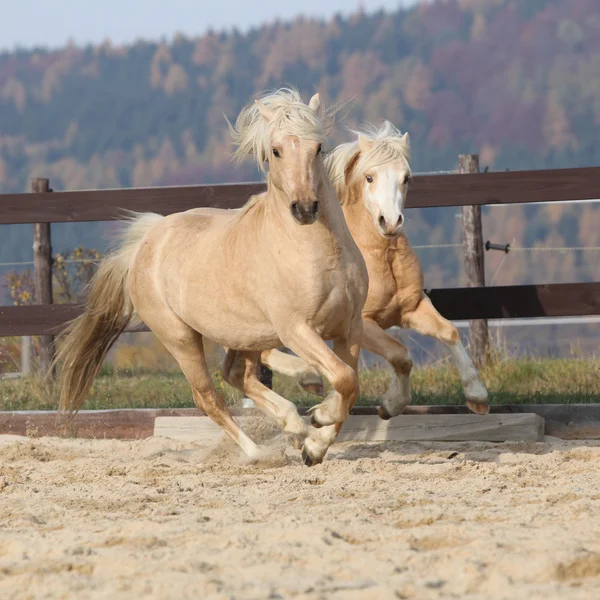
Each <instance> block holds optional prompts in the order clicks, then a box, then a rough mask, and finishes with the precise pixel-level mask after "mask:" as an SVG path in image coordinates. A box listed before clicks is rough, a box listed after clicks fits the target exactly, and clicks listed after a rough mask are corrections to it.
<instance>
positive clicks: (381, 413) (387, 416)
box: [377, 406, 392, 421]
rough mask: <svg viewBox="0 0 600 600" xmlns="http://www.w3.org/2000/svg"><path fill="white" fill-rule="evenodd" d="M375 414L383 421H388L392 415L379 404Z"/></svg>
mask: <svg viewBox="0 0 600 600" xmlns="http://www.w3.org/2000/svg"><path fill="white" fill-rule="evenodd" d="M377 414H378V415H379V418H380V419H383V420H384V421H389V420H390V419H391V418H392V415H390V413H389V412H388V411H387V410H386V409H385V408H383V406H380V407H379V408H378V409H377Z"/></svg>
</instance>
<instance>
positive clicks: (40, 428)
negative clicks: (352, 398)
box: [0, 404, 600, 440]
mask: <svg viewBox="0 0 600 600" xmlns="http://www.w3.org/2000/svg"><path fill="white" fill-rule="evenodd" d="M307 410H308V409H307V408H305V407H301V408H299V409H298V412H299V413H300V414H301V415H306V414H307ZM231 412H232V414H233V415H234V416H235V417H244V416H248V415H252V414H257V413H256V411H255V410H254V409H245V408H232V409H231ZM490 412H491V414H492V415H506V414H509V415H510V414H527V413H533V414H537V415H539V416H540V417H542V418H543V419H544V421H545V430H544V433H545V435H551V436H554V437H558V438H562V439H569V440H586V439H588V440H600V404H512V405H492V406H491V407H490ZM351 414H352V415H365V416H375V415H377V408H376V407H374V406H355V407H354V408H353V409H352V413H351ZM411 415H422V416H425V415H429V416H434V415H470V413H469V412H468V410H467V408H466V407H465V406H462V405H452V406H441V405H440V406H409V407H407V409H406V413H405V415H403V416H401V417H398V418H399V419H402V418H405V417H406V416H411ZM200 416H204V413H203V412H202V411H200V410H198V409H197V408H172V409H171V408H168V409H165V408H163V409H154V408H137V409H112V410H82V411H80V412H79V413H78V414H77V416H76V417H75V419H74V421H73V428H72V429H71V430H70V431H69V432H67V433H68V435H72V436H76V437H80V438H113V439H129V440H134V439H144V438H148V437H151V436H152V435H153V434H154V422H155V419H156V418H157V417H200ZM477 418H483V419H485V418H487V417H477ZM393 420H394V419H392V421H393ZM3 434H14V435H30V436H35V437H41V436H56V435H65V432H64V431H62V430H61V429H60V428H57V426H56V412H55V411H6V412H0V435H3Z"/></svg>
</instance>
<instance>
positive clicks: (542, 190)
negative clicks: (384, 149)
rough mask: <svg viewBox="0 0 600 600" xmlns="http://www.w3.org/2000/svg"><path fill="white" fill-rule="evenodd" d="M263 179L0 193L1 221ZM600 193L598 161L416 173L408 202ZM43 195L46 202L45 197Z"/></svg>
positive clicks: (91, 217)
mask: <svg viewBox="0 0 600 600" xmlns="http://www.w3.org/2000/svg"><path fill="white" fill-rule="evenodd" d="M264 189H265V185H264V184H262V183H240V184H221V185H202V186H185V187H184V186H181V187H179V186H177V187H175V186H174V187H163V188H130V189H116V190H83V191H73V192H54V193H53V197H52V200H51V202H50V203H48V202H46V201H45V200H46V199H44V198H41V197H40V196H41V195H38V194H4V195H0V224H10V223H42V222H52V223H58V222H62V221H108V220H114V219H119V218H120V211H121V210H134V211H142V212H145V211H148V212H158V213H160V214H170V213H173V212H180V211H183V210H188V209H190V208H195V207H198V206H214V207H217V208H238V207H240V206H242V205H243V204H244V203H245V202H246V201H247V200H248V198H249V197H250V196H251V195H252V194H256V193H259V192H261V191H263V190H264ZM599 196H600V167H586V168H578V169H553V170H538V171H511V172H500V173H478V174H472V175H422V176H415V177H414V179H413V182H412V184H411V190H410V193H409V194H408V198H407V203H406V207H407V208H425V207H435V206H464V205H472V206H477V205H486V204H522V203H529V202H552V201H563V200H589V199H594V198H598V197H599ZM42 200H44V202H42Z"/></svg>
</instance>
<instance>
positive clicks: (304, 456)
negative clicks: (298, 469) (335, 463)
mask: <svg viewBox="0 0 600 600" xmlns="http://www.w3.org/2000/svg"><path fill="white" fill-rule="evenodd" d="M302 460H303V461H304V464H305V465H306V466H307V467H314V466H315V465H318V464H320V463H321V462H323V459H322V458H321V459H317V458H311V457H310V456H309V455H308V452H307V451H306V447H304V448H302Z"/></svg>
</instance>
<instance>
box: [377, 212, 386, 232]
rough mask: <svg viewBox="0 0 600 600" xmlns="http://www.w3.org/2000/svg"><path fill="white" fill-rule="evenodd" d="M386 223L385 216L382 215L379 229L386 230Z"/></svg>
mask: <svg viewBox="0 0 600 600" xmlns="http://www.w3.org/2000/svg"><path fill="white" fill-rule="evenodd" d="M385 226H386V223H385V217H384V216H383V215H381V216H380V217H379V227H381V229H385Z"/></svg>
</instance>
